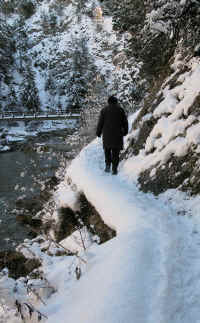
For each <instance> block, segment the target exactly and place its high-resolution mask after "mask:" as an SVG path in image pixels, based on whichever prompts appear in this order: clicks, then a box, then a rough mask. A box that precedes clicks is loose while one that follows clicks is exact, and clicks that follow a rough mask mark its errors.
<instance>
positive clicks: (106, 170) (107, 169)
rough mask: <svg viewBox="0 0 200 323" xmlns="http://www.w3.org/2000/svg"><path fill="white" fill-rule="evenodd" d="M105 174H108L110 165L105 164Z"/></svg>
mask: <svg viewBox="0 0 200 323" xmlns="http://www.w3.org/2000/svg"><path fill="white" fill-rule="evenodd" d="M105 172H106V173H110V165H109V164H106V168H105Z"/></svg>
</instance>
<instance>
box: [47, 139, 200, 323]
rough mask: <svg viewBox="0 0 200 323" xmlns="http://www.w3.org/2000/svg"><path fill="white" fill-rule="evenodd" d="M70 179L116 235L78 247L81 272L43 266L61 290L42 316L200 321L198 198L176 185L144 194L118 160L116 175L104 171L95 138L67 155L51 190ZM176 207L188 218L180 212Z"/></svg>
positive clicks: (176, 322)
mask: <svg viewBox="0 0 200 323" xmlns="http://www.w3.org/2000/svg"><path fill="white" fill-rule="evenodd" d="M69 177H70V178H71V180H72V182H69ZM73 185H76V188H77V192H78V191H81V192H84V194H85V195H86V197H87V199H88V200H89V201H90V202H91V203H92V204H93V205H94V206H95V208H96V210H97V211H98V212H99V213H100V214H101V216H102V218H103V220H104V222H105V223H107V224H108V225H109V226H110V227H112V228H114V229H115V230H116V231H117V236H116V237H115V238H113V239H112V240H110V241H108V242H106V243H104V244H103V245H95V244H92V245H91V246H89V248H88V249H87V250H86V252H84V253H83V257H84V259H86V261H87V264H86V265H84V268H83V273H82V276H81V278H80V280H78V281H76V280H73V279H72V278H71V279H70V280H69V278H67V277H68V275H67V274H65V275H64V276H63V270H66V269H65V268H66V267H65V266H64V263H63V262H62V261H61V263H60V265H59V264H58V263H57V265H56V267H55V268H54V270H52V269H51V271H49V277H48V278H49V279H50V281H54V283H55V282H56V287H57V289H58V291H59V292H58V293H56V294H54V295H52V297H51V298H50V300H49V301H48V304H47V306H46V307H43V308H42V310H43V311H45V313H46V315H47V316H48V317H49V318H48V320H47V322H49V323H51V322H55V320H56V322H58V323H62V322H64V321H63V318H64V317H66V318H67V321H69V322H80V321H81V322H82V323H84V322H87V323H90V322H95V323H100V322H101V323H102V322H105V323H106V322H109V323H112V322H113V323H116V322H120V323H121V322H127V323H129V322H130V323H132V322H133V319H134V322H136V323H142V322H147V321H148V322H149V323H155V322H172V323H179V322H180V323H188V322H189V320H192V322H194V323H197V322H199V319H198V308H199V305H200V299H199V297H197V296H198V295H199V290H200V279H199V277H200V276H199V274H200V266H199V265H200V262H199V256H200V251H199V247H198V245H199V242H200V240H199V237H198V235H197V232H198V230H199V228H200V227H199V219H198V216H197V214H196V213H197V210H198V205H199V202H200V198H199V197H196V198H193V199H188V198H187V195H186V194H184V193H180V192H178V191H176V190H170V191H168V192H166V193H165V194H162V195H161V196H160V197H159V198H155V197H154V196H152V195H151V194H144V193H142V192H140V191H139V190H138V188H137V186H136V184H135V183H134V182H132V179H131V177H129V176H127V174H125V173H124V172H123V169H122V165H121V167H120V172H119V175H118V176H112V175H111V174H107V173H105V172H104V157H103V150H102V143H101V140H99V139H95V140H94V141H93V142H92V143H91V144H89V145H88V146H87V147H86V148H85V149H84V150H83V151H82V152H81V153H80V154H79V156H78V157H77V158H76V159H75V160H74V161H73V162H72V164H71V166H70V167H69V169H68V170H67V174H66V181H65V185H64V184H63V183H62V185H61V186H60V190H59V191H58V192H57V194H58V195H60V196H63V194H65V193H66V192H65V190H66V189H67V191H68V190H69V188H70V186H73ZM116 201H117V203H116ZM69 204H70V201H68V205H69ZM178 210H179V213H178ZM181 210H185V211H186V212H188V214H189V215H192V216H194V219H193V218H190V217H183V216H180V215H179V216H178V214H181V212H182V211H181ZM70 239H71V238H70ZM70 239H69V238H68V239H67V240H68V241H69V240H70ZM65 243H66V242H65ZM68 262H69V259H68V258H67V259H66V266H67V263H68ZM58 273H59V274H58ZM59 275H61V276H62V279H61V277H59ZM67 321H66V322H67Z"/></svg>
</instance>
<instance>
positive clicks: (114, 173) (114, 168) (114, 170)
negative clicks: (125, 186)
mask: <svg viewBox="0 0 200 323" xmlns="http://www.w3.org/2000/svg"><path fill="white" fill-rule="evenodd" d="M112 174H113V175H117V174H118V171H117V168H116V167H113V169H112Z"/></svg>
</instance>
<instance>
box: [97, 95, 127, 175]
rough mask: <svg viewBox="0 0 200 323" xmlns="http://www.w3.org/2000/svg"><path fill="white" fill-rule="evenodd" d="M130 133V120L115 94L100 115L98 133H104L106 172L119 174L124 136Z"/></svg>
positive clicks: (98, 135)
mask: <svg viewBox="0 0 200 323" xmlns="http://www.w3.org/2000/svg"><path fill="white" fill-rule="evenodd" d="M127 133H128V120H127V117H126V114H125V112H124V110H123V109H122V107H121V106H120V105H119V103H118V99H117V98H116V97H115V96H110V97H109V98H108V105H107V106H106V107H104V108H103V109H102V110H101V112H100V116H99V120H98V124H97V129H96V135H97V137H101V135H103V148H104V154H105V164H106V167H105V172H110V168H111V164H112V174H113V175H117V173H118V164H119V153H120V150H122V149H123V137H124V136H126V135H127Z"/></svg>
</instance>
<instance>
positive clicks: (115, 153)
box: [104, 148, 120, 170]
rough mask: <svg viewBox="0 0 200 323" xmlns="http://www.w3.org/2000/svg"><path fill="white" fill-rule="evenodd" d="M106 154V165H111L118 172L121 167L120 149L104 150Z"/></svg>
mask: <svg viewBox="0 0 200 323" xmlns="http://www.w3.org/2000/svg"><path fill="white" fill-rule="evenodd" d="M104 153H105V163H106V165H109V166H110V165H111V164H112V168H113V169H115V170H117V167H118V165H119V153H120V149H119V148H104Z"/></svg>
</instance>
